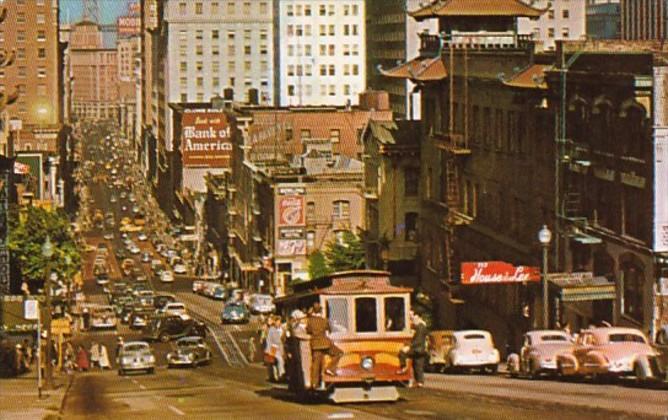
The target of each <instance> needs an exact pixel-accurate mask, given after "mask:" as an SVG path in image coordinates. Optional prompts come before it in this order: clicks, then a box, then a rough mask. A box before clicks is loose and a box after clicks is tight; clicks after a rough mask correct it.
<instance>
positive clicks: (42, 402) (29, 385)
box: [0, 368, 71, 420]
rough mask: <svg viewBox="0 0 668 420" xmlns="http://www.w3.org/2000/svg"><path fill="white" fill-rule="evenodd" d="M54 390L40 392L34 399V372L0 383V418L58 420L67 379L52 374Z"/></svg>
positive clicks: (35, 384) (64, 376)
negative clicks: (40, 394)
mask: <svg viewBox="0 0 668 420" xmlns="http://www.w3.org/2000/svg"><path fill="white" fill-rule="evenodd" d="M53 382H54V389H52V390H48V391H47V390H42V398H41V399H39V398H38V396H37V371H35V369H34V368H33V371H31V372H29V373H27V374H25V375H22V376H20V377H18V378H2V379H0V396H1V397H0V418H2V420H13V419H30V420H33V419H59V418H60V409H61V407H62V405H63V401H64V399H65V396H66V394H67V390H68V388H69V385H70V384H71V379H70V378H68V377H67V375H65V374H61V373H55V372H54V378H53Z"/></svg>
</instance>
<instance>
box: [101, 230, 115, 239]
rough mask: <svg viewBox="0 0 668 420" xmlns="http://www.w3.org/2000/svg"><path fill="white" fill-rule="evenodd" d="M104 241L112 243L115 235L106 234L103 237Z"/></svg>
mask: <svg viewBox="0 0 668 420" xmlns="http://www.w3.org/2000/svg"><path fill="white" fill-rule="evenodd" d="M103 238H104V239H106V240H108V241H111V240H113V239H114V234H113V233H112V232H106V233H105V234H104V236H103Z"/></svg>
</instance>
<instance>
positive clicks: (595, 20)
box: [587, 0, 621, 39]
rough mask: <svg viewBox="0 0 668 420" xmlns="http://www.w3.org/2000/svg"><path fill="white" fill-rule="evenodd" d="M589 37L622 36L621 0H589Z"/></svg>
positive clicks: (614, 37) (617, 37)
mask: <svg viewBox="0 0 668 420" xmlns="http://www.w3.org/2000/svg"><path fill="white" fill-rule="evenodd" d="M587 37H588V38H591V39H619V38H620V37H621V7H620V4H619V0H587Z"/></svg>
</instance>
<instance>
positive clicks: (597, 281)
mask: <svg viewBox="0 0 668 420" xmlns="http://www.w3.org/2000/svg"><path fill="white" fill-rule="evenodd" d="M550 284H552V285H554V286H555V287H557V288H558V289H559V298H560V299H561V301H562V302H585V301H593V300H612V299H615V297H616V295H615V283H612V282H610V281H608V279H607V278H605V277H603V276H599V277H592V278H586V279H578V281H577V282H572V281H569V280H550Z"/></svg>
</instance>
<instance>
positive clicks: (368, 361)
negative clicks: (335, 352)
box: [360, 356, 373, 370]
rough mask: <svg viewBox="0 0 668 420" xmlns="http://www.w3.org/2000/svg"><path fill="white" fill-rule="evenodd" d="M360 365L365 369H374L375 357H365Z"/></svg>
mask: <svg viewBox="0 0 668 420" xmlns="http://www.w3.org/2000/svg"><path fill="white" fill-rule="evenodd" d="M360 366H361V367H362V369H364V370H371V369H373V359H372V358H371V357H369V356H367V357H364V358H363V359H362V361H361V362H360Z"/></svg>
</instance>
